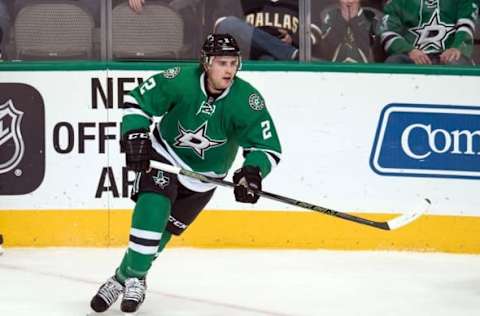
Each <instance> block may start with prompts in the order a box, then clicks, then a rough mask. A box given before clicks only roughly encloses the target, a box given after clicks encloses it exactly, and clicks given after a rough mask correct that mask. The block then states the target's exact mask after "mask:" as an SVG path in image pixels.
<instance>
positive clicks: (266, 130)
mask: <svg viewBox="0 0 480 316" xmlns="http://www.w3.org/2000/svg"><path fill="white" fill-rule="evenodd" d="M260 125H261V126H262V135H263V139H269V138H270V137H272V131H271V130H270V121H263V122H262V123H260Z"/></svg>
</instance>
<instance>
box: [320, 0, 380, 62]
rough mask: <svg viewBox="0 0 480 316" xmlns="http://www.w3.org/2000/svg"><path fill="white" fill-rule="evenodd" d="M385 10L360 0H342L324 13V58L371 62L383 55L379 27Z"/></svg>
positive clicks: (322, 29)
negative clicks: (374, 7) (379, 43)
mask: <svg viewBox="0 0 480 316" xmlns="http://www.w3.org/2000/svg"><path fill="white" fill-rule="evenodd" d="M381 15H382V14H381V12H380V11H378V10H376V9H373V8H368V7H361V5H360V0H338V4H337V5H332V6H330V7H327V8H326V9H325V10H324V11H322V13H321V15H320V31H321V40H320V51H321V55H320V58H322V59H326V60H329V61H334V62H350V63H368V62H374V61H375V60H377V59H378V58H379V57H377V56H379V55H381V54H379V53H378V51H379V49H378V45H377V42H378V41H377V36H376V34H375V30H376V28H377V26H378V25H379V23H380V22H381Z"/></svg>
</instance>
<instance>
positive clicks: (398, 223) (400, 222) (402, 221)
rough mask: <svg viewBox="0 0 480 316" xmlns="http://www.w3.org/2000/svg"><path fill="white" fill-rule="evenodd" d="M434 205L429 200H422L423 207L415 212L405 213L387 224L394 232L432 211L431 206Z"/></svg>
mask: <svg viewBox="0 0 480 316" xmlns="http://www.w3.org/2000/svg"><path fill="white" fill-rule="evenodd" d="M431 205H432V202H431V201H430V199H428V198H424V199H423V200H422V205H421V206H420V207H417V208H416V209H415V210H413V211H412V212H410V213H405V214H402V215H400V216H398V217H395V218H394V219H391V220H389V221H388V222H387V225H388V228H389V230H394V229H397V228H400V227H403V226H405V225H407V224H410V223H411V222H413V221H414V220H416V219H417V218H419V217H420V216H421V215H422V214H424V213H425V212H427V211H428V210H429V209H430V206H431Z"/></svg>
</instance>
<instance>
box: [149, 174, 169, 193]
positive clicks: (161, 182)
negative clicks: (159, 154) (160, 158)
mask: <svg viewBox="0 0 480 316" xmlns="http://www.w3.org/2000/svg"><path fill="white" fill-rule="evenodd" d="M152 178H153V182H154V183H155V184H156V185H158V186H159V187H161V188H162V189H163V188H165V187H166V186H167V185H169V184H170V178H169V177H167V176H165V175H164V174H163V171H161V170H158V172H157V175H156V176H153V177H152Z"/></svg>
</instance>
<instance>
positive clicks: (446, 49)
mask: <svg viewBox="0 0 480 316" xmlns="http://www.w3.org/2000/svg"><path fill="white" fill-rule="evenodd" d="M384 12H385V17H384V20H383V23H382V26H381V32H382V35H381V37H382V44H383V46H384V49H385V51H386V52H387V54H388V55H390V57H388V58H387V60H386V61H385V62H388V63H415V64H464V65H471V64H472V61H471V59H470V57H471V55H472V50H473V34H474V30H475V24H474V21H475V20H476V13H475V10H474V5H473V2H472V0H442V1H440V0H389V1H387V3H386V5H385V7H384Z"/></svg>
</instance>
